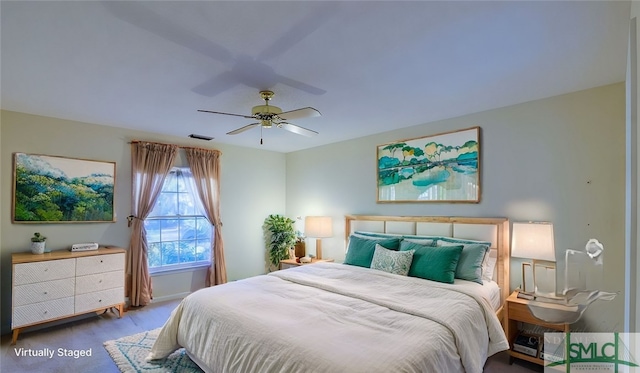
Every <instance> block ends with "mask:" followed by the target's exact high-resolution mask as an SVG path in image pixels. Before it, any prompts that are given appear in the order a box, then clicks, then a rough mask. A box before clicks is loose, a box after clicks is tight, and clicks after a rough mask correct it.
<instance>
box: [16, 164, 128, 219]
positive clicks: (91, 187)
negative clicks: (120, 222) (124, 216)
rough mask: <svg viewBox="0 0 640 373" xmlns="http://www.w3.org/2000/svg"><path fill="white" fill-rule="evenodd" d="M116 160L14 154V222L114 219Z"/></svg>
mask: <svg viewBox="0 0 640 373" xmlns="http://www.w3.org/2000/svg"><path fill="white" fill-rule="evenodd" d="M115 175H116V163H115V162H103V161H92V160H86V159H75V158H65V157H58V156H49V155H41V154H25V153H14V154H13V199H12V204H13V206H12V207H13V208H12V211H11V213H12V221H13V222H14V223H96V222H115V215H114V188H115Z"/></svg>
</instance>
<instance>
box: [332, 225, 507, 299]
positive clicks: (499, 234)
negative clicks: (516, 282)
mask: <svg viewBox="0 0 640 373" xmlns="http://www.w3.org/2000/svg"><path fill="white" fill-rule="evenodd" d="M344 231H345V239H346V241H345V242H349V236H350V235H351V233H353V232H354V231H367V232H380V233H392V234H406V235H425V236H443V237H456V238H462V239H470V240H478V241H488V242H491V250H494V252H495V253H496V256H497V262H496V271H495V274H496V275H495V276H494V280H495V281H496V282H497V283H498V286H500V297H501V301H502V302H501V303H502V304H504V301H505V300H506V299H507V297H508V296H509V220H508V219H506V218H467V217H450V216H381V215H346V216H345V230H344Z"/></svg>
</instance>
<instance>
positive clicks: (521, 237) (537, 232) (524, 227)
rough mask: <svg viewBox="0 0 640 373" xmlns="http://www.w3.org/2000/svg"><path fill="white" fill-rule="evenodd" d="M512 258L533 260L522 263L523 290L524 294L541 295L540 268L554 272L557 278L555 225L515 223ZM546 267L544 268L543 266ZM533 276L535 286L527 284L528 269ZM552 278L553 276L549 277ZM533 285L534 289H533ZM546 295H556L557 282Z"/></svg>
mask: <svg viewBox="0 0 640 373" xmlns="http://www.w3.org/2000/svg"><path fill="white" fill-rule="evenodd" d="M511 256H512V257H516V258H526V259H531V263H522V290H521V292H522V293H524V294H529V295H531V294H534V295H537V294H540V292H539V289H538V285H539V284H538V283H537V282H536V273H537V272H538V271H539V269H540V268H543V269H544V268H546V269H551V270H553V278H555V261H556V253H555V249H554V244H553V224H551V223H533V222H526V223H513V232H512V241H511ZM542 265H544V266H542ZM527 268H530V269H531V271H532V274H533V284H527V281H526V277H527V276H526V273H527V271H526V269H527ZM549 277H551V276H549ZM531 285H533V289H531ZM547 290H548V292H546V293H545V295H555V281H554V285H553V289H547Z"/></svg>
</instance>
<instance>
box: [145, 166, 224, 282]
mask: <svg viewBox="0 0 640 373" xmlns="http://www.w3.org/2000/svg"><path fill="white" fill-rule="evenodd" d="M192 180H193V179H192V176H191V172H190V171H189V169H183V168H173V169H172V170H171V172H170V173H169V175H167V178H166V179H165V181H164V185H163V186H162V192H161V193H160V196H159V197H158V201H157V202H156V205H155V206H154V207H153V210H152V211H151V213H150V214H149V216H148V217H147V219H145V221H144V227H145V229H146V231H147V243H148V245H149V253H148V256H147V260H148V263H149V269H150V271H151V272H158V271H162V270H168V269H178V268H185V267H192V266H194V265H198V264H210V263H211V242H212V239H213V232H212V227H211V224H210V223H209V221H208V220H207V218H206V217H205V216H204V215H203V214H202V213H201V212H200V209H199V199H198V198H199V197H198V195H197V193H196V192H195V191H194V188H192V187H191V183H192Z"/></svg>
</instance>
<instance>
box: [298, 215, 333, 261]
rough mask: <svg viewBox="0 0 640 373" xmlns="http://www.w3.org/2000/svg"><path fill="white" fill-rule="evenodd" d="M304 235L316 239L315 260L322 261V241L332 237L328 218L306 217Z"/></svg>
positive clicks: (331, 224)
mask: <svg viewBox="0 0 640 373" xmlns="http://www.w3.org/2000/svg"><path fill="white" fill-rule="evenodd" d="M304 234H305V236H307V237H310V238H315V239H316V258H318V259H322V239H323V238H327V237H331V236H333V222H332V221H331V217H330V216H307V217H305V219H304Z"/></svg>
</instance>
